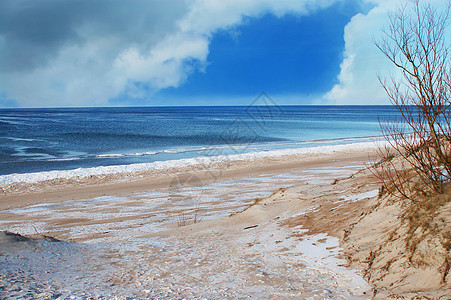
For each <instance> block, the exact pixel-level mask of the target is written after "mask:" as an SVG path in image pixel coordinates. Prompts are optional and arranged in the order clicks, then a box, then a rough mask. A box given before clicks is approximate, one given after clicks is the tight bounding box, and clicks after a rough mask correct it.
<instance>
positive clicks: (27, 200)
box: [0, 143, 377, 211]
mask: <svg viewBox="0 0 451 300" xmlns="http://www.w3.org/2000/svg"><path fill="white" fill-rule="evenodd" d="M351 145H352V144H349V145H340V146H341V147H338V148H327V150H328V151H319V150H325V149H323V148H322V147H315V148H309V149H308V151H307V152H304V153H296V154H288V155H278V156H269V155H264V156H260V157H254V158H250V159H241V157H239V156H240V154H238V155H235V158H238V159H230V160H224V159H222V157H214V159H213V160H210V159H209V158H203V159H204V160H199V161H197V163H191V164H185V165H182V166H176V167H169V168H161V169H150V170H145V171H137V172H133V173H131V172H122V173H113V174H101V175H88V176H71V177H67V178H64V177H63V178H53V179H47V180H43V181H35V182H12V183H9V184H5V183H3V184H0V187H1V188H2V190H1V191H0V211H2V210H7V209H13V208H20V207H24V206H28V205H32V204H40V203H43V202H45V201H47V202H55V201H61V199H71V200H78V199H84V198H95V197H100V196H105V195H114V196H127V195H131V194H136V193H145V192H149V191H150V190H152V189H155V188H164V187H168V186H169V185H170V184H171V181H172V180H174V178H176V177H177V176H178V175H179V174H192V175H194V176H195V177H196V178H197V180H200V184H203V185H207V184H211V183H214V182H218V181H226V180H234V179H240V178H249V177H253V176H258V175H259V174H263V173H274V174H282V173H285V172H287V171H292V170H299V169H314V168H319V167H325V166H331V167H332V166H333V165H334V164H340V163H341V162H349V163H350V164H352V163H354V162H355V161H358V162H359V163H360V165H363V164H364V163H367V162H368V161H370V160H375V159H376V157H377V153H376V146H375V144H374V143H365V144H364V145H360V146H361V147H360V149H359V147H356V148H351V147H350V146H351ZM362 146H363V147H362ZM312 149H313V151H312ZM362 149H364V150H362ZM288 150H289V151H291V149H288ZM304 151H305V150H304ZM278 154H280V152H279V153H278ZM227 158H230V156H228V157H227ZM163 163H164V162H163ZM94 169H97V168H94ZM56 172H58V171H56ZM25 175H27V174H25ZM0 178H2V176H0ZM31 199H33V200H31Z"/></svg>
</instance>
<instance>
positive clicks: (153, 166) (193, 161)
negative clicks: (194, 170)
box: [0, 142, 378, 185]
mask: <svg viewBox="0 0 451 300" xmlns="http://www.w3.org/2000/svg"><path fill="white" fill-rule="evenodd" d="M377 146H378V145H377V144H376V143H375V142H360V143H352V144H342V145H328V146H316V147H309V148H290V149H281V150H269V151H259V152H248V153H241V154H232V155H217V156H203V157H194V158H184V159H177V160H167V161H155V162H152V163H137V164H130V165H114V166H101V167H93V168H78V169H73V170H55V171H45V172H36V173H25V174H9V175H2V176H0V185H8V184H12V183H19V182H25V183H35V182H41V181H47V180H53V179H58V178H62V179H68V178H75V177H79V178H81V177H89V176H100V175H111V174H120V173H135V172H145V171H152V170H163V169H171V168H183V167H189V166H205V167H209V166H212V165H214V164H218V163H222V162H230V161H245V160H250V161H252V160H253V159H258V158H280V157H283V156H290V155H314V154H332V153H335V152H346V151H367V150H371V149H375V148H376V147H377Z"/></svg>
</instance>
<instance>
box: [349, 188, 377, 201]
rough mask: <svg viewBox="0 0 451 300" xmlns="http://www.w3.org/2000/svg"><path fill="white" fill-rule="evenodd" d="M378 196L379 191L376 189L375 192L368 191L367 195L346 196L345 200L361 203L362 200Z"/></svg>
mask: <svg viewBox="0 0 451 300" xmlns="http://www.w3.org/2000/svg"><path fill="white" fill-rule="evenodd" d="M377 195H379V190H378V189H375V190H371V191H368V192H365V193H360V194H354V195H349V196H344V197H343V199H344V200H345V201H352V202H356V201H360V200H363V199H367V198H373V197H376V196H377Z"/></svg>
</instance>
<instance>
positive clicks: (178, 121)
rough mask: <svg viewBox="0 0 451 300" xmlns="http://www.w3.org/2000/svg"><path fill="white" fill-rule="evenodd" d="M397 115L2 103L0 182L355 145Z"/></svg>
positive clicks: (372, 109)
mask: <svg viewBox="0 0 451 300" xmlns="http://www.w3.org/2000/svg"><path fill="white" fill-rule="evenodd" d="M396 116H397V110H396V109H395V108H394V107H392V106H278V105H250V106H221V107H220V106H197V107H196V106H184V107H183V106H172V107H105V108H103V107H102V108H101V107H95V108H39V109H1V110H0V184H1V183H2V180H3V183H7V182H8V178H9V180H11V176H12V175H17V174H23V175H21V177H20V176H19V178H22V179H24V178H27V177H26V174H34V177H33V178H34V179H35V180H36V178H39V174H40V173H42V174H48V173H49V172H55V171H58V172H59V173H58V174H60V175H61V174H64V172H65V171H67V172H71V171H73V170H90V172H91V173H95V174H99V172H100V173H101V172H102V171H101V170H107V169H108V167H116V169H115V170H118V169H117V168H118V167H119V166H120V170H123V171H127V170H133V168H134V167H136V166H138V165H139V166H142V165H145V164H152V163H153V164H155V163H159V164H160V165H161V164H162V163H164V162H167V163H168V162H170V163H171V166H174V165H177V162H184V163H185V164H186V161H187V159H194V158H199V157H227V156H233V155H242V156H243V157H252V155H260V156H261V155H263V154H264V153H275V152H277V151H287V149H291V150H293V149H294V151H295V150H296V149H298V150H299V149H307V148H314V147H319V146H321V147H336V146H339V145H351V146H350V147H352V145H353V144H362V143H374V141H376V140H377V139H379V138H380V135H381V131H380V125H379V121H380V120H384V121H385V120H391V119H394V118H396ZM246 155H247V156H246ZM99 170H100V171H99ZM83 174H85V173H83ZM86 174H90V173H89V172H87V173H86ZM16 177H17V176H16ZM30 178H31V177H30Z"/></svg>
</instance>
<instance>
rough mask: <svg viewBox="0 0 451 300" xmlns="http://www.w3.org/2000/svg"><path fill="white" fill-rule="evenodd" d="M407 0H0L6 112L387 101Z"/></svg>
mask: <svg viewBox="0 0 451 300" xmlns="http://www.w3.org/2000/svg"><path fill="white" fill-rule="evenodd" d="M405 1H408V0H396V1H394V0H277V1H276V0H227V1H225V0H171V1H167V0H129V1H122V0H78V1H74V0H40V1H35V0H1V1H0V107H74V106H140V105H146V106H161V105H247V104H249V103H250V102H252V101H253V99H255V97H257V96H258V95H259V94H260V93H261V92H266V93H267V95H269V96H270V97H271V99H272V100H273V101H274V102H275V103H277V104H279V105H307V104H316V105H321V104H327V105H341V104H359V105H366V104H389V102H388V100H387V97H386V95H385V93H384V91H383V89H382V88H381V86H380V84H379V82H378V80H377V76H378V75H382V76H387V74H392V72H393V71H394V69H393V66H391V65H390V64H389V62H388V61H387V59H386V58H385V57H384V56H383V55H382V54H381V53H380V52H379V50H378V49H377V48H376V47H375V45H374V42H373V40H374V39H376V40H378V39H379V38H380V37H381V28H382V27H383V26H384V25H387V20H388V17H387V13H388V12H389V11H392V10H394V9H395V8H396V7H397V6H399V5H400V4H402V3H404V2H405ZM447 1H448V0H429V1H428V2H433V4H437V3H438V4H439V5H442V4H443V3H446V2H447ZM408 3H410V2H408Z"/></svg>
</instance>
